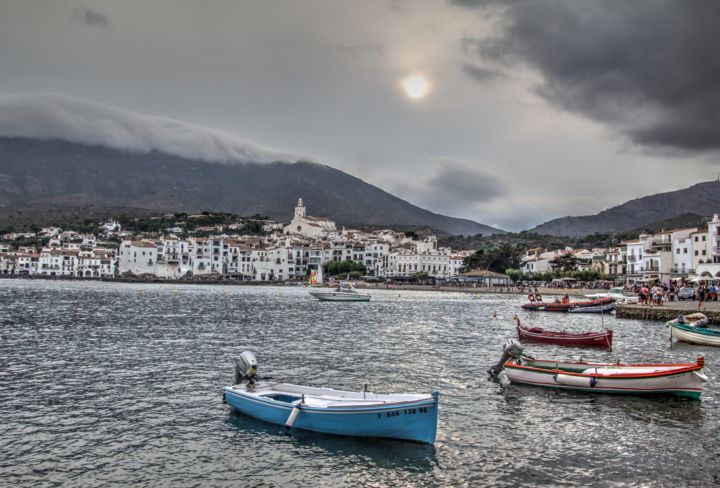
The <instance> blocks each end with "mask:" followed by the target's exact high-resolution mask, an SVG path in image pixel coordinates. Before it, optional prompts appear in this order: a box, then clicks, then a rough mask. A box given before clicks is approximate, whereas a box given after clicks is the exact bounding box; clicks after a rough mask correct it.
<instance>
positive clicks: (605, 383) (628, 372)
mask: <svg viewBox="0 0 720 488" xmlns="http://www.w3.org/2000/svg"><path fill="white" fill-rule="evenodd" d="M704 366H705V359H704V358H703V357H699V358H698V359H697V361H696V362H695V363H678V364H669V363H643V364H622V363H594V362H585V361H582V360H580V361H575V362H571V361H557V360H543V359H534V358H532V357H529V356H524V355H523V349H522V347H521V346H520V345H519V344H518V343H516V342H515V341H510V342H509V343H508V344H506V346H505V348H504V350H503V357H502V359H501V360H500V362H499V363H498V364H496V365H495V366H493V367H492V368H491V370H490V373H491V374H492V375H494V376H497V375H498V374H499V373H500V372H501V371H503V370H504V371H505V374H506V375H507V377H508V379H509V380H510V382H511V383H515V384H521V385H530V386H541V387H545V388H555V389H560V390H576V391H583V392H588V393H612V394H621V395H643V396H645V395H671V396H679V397H688V398H700V395H701V394H702V390H703V388H702V385H703V383H704V382H706V381H707V377H706V376H705V375H704V374H702V372H701V371H702V369H703V367H704Z"/></svg>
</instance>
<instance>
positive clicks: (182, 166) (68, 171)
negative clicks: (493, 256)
mask: <svg viewBox="0 0 720 488" xmlns="http://www.w3.org/2000/svg"><path fill="white" fill-rule="evenodd" d="M299 197H302V198H303V200H304V201H305V205H306V206H307V207H308V211H309V213H310V214H311V215H316V216H318V217H328V218H331V219H333V220H335V221H336V222H337V223H338V224H339V225H347V226H352V225H377V226H413V227H415V226H424V227H432V228H434V229H438V230H439V231H442V232H445V233H448V234H454V235H456V234H465V235H474V234H480V233H481V234H492V233H497V232H502V231H499V230H498V229H495V228H493V227H489V226H487V225H483V224H479V223H477V222H474V221H471V220H466V219H458V218H453V217H448V216H445V215H440V214H436V213H433V212H430V211H428V210H424V209H422V208H419V207H416V206H414V205H412V204H410V203H408V202H406V201H404V200H401V199H400V198H397V197H395V196H393V195H391V194H389V193H387V192H385V191H383V190H381V189H379V188H377V187H375V186H373V185H370V184H368V183H366V182H364V181H362V180H360V179H359V178H355V177H354V176H351V175H349V174H347V173H344V172H342V171H339V170H337V169H334V168H331V167H329V166H324V165H321V164H316V163H309V162H296V163H284V162H275V163H235V164H225V163H212V162H207V161H204V160H200V159H189V158H183V157H179V156H175V155H171V154H167V153H164V152H159V151H152V152H132V151H128V150H121V149H113V148H109V147H106V146H102V145H87V144H81V143H77V142H69V141H66V140H61V139H50V140H45V139H36V138H27V137H0V210H1V212H0V213H3V214H8V213H12V212H13V211H14V210H17V211H24V212H31V211H32V209H38V208H48V207H53V208H66V207H68V208H69V207H83V206H88V205H91V206H94V207H108V208H127V207H133V208H140V209H153V210H162V211H199V210H211V211H224V212H233V213H237V214H240V215H253V214H261V215H267V216H269V217H270V218H273V219H277V220H290V218H291V217H292V212H293V208H294V206H295V204H296V203H297V199H298V198H299Z"/></svg>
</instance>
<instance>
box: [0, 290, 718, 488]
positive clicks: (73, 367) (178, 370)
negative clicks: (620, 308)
mask: <svg viewBox="0 0 720 488" xmlns="http://www.w3.org/2000/svg"><path fill="white" fill-rule="evenodd" d="M371 293H372V295H373V300H372V301H371V302H369V303H323V302H318V301H316V300H314V299H313V298H312V297H310V296H309V295H308V292H307V289H305V288H303V287H254V286H209V285H154V284H153V285H145V284H118V283H99V282H63V281H27V280H7V279H3V280H0V419H2V428H1V429H0V484H2V485H5V486H60V485H66V486H100V485H102V486H112V485H132V486H143V485H144V486H280V485H286V484H291V483H301V484H302V485H303V486H334V487H338V486H394V487H397V486H534V485H548V484H549V485H603V486H616V485H617V486H625V485H653V486H687V485H694V486H710V485H713V484H715V485H716V484H717V483H718V482H719V481H720V480H719V478H720V469H718V459H720V413H719V411H718V410H719V407H720V398H719V397H718V392H719V391H720V378H718V370H720V350H718V349H713V348H711V347H703V346H693V345H687V344H679V345H678V344H676V345H674V346H671V343H670V341H669V331H668V329H667V328H666V327H665V326H664V324H660V323H654V322H642V321H633V320H618V319H615V318H614V316H604V318H603V319H604V320H603V319H601V317H600V316H598V315H563V314H542V313H535V314H529V313H524V312H522V313H521V311H520V308H519V306H520V304H521V303H522V301H523V298H522V297H516V296H503V295H481V296H474V295H472V294H464V293H434V292H409V291H408V292H402V291H400V292H398V291H395V290H373V291H371ZM493 313H495V314H496V315H497V317H496V318H493ZM514 313H518V314H519V315H520V317H521V319H522V320H523V322H525V323H527V324H533V325H538V326H543V327H548V328H553V329H565V330H600V329H601V320H603V322H604V325H605V326H609V327H611V328H613V329H614V331H615V337H614V341H615V347H614V350H613V351H612V352H606V351H599V350H589V349H584V350H583V349H564V348H558V347H554V346H544V345H537V346H528V347H527V352H528V353H530V354H531V355H534V356H535V357H548V358H573V357H575V358H576V357H578V356H580V355H582V356H583V357H584V358H586V359H596V360H607V361H616V360H622V361H631V362H642V361H674V362H693V361H695V359H696V357H697V356H700V355H704V356H705V358H706V365H707V367H706V370H705V373H706V374H707V376H708V377H709V379H710V381H709V383H708V384H707V388H706V391H705V393H704V394H703V398H702V400H701V401H692V400H684V399H672V398H633V397H622V396H618V397H613V396H601V395H584V394H578V393H567V392H557V391H551V390H543V389H537V388H532V387H520V386H512V385H509V384H508V383H507V379H503V380H502V381H500V382H490V381H488V380H487V376H486V373H485V372H486V370H487V369H488V367H489V366H490V365H492V364H493V363H495V362H496V361H497V360H498V358H499V357H500V354H501V349H502V345H503V343H504V342H505V341H506V340H507V339H509V338H511V337H514V336H515V330H514V322H513V320H512V318H511V317H512V315H513V314H514ZM246 349H249V350H252V351H254V352H255V353H256V355H257V357H258V359H259V362H260V371H261V373H264V374H272V375H273V377H274V379H275V380H282V381H288V382H293V383H298V384H305V385H315V386H329V387H334V388H340V389H349V390H358V391H359V390H361V389H362V387H363V385H364V384H365V383H367V384H369V385H370V389H371V391H377V392H428V391H430V390H432V389H437V390H439V391H440V392H441V397H440V415H439V425H438V438H437V442H436V444H435V445H434V446H426V445H417V444H411V443H405V442H399V441H389V440H371V439H357V438H343V437H335V436H330V435H322V434H316V433H311V432H302V431H296V432H293V433H291V434H286V433H285V432H284V431H283V429H282V427H280V426H274V425H269V424H266V423H263V422H260V421H257V420H254V419H252V418H249V417H245V416H242V415H235V414H233V413H231V412H230V410H229V408H228V407H227V405H224V404H223V403H222V388H223V386H224V385H226V384H229V382H230V381H231V380H232V377H233V359H234V358H235V357H236V356H237V355H239V353H240V352H242V351H244V350H246Z"/></svg>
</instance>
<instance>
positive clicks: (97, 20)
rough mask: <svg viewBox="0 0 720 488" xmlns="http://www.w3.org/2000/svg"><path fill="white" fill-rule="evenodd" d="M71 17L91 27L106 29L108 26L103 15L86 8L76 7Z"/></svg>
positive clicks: (108, 23) (106, 19)
mask: <svg viewBox="0 0 720 488" xmlns="http://www.w3.org/2000/svg"><path fill="white" fill-rule="evenodd" d="M73 15H74V16H75V17H77V18H78V19H80V20H82V21H83V22H85V23H86V24H87V25H90V26H93V27H107V26H109V25H110V22H109V21H108V18H107V17H106V16H105V14H103V13H101V12H98V11H96V10H92V9H89V8H86V7H77V8H75V9H74V10H73Z"/></svg>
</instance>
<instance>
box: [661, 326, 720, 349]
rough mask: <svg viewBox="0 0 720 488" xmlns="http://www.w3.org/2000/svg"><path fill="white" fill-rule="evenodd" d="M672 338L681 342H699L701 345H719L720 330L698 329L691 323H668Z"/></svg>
mask: <svg viewBox="0 0 720 488" xmlns="http://www.w3.org/2000/svg"><path fill="white" fill-rule="evenodd" d="M668 325H669V326H670V330H671V334H672V338H673V339H676V340H678V341H681V342H689V343H691V344H701V345H703V346H716V347H720V331H718V330H715V329H698V328H694V327H693V326H692V325H681V324H677V323H675V324H673V323H668Z"/></svg>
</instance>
